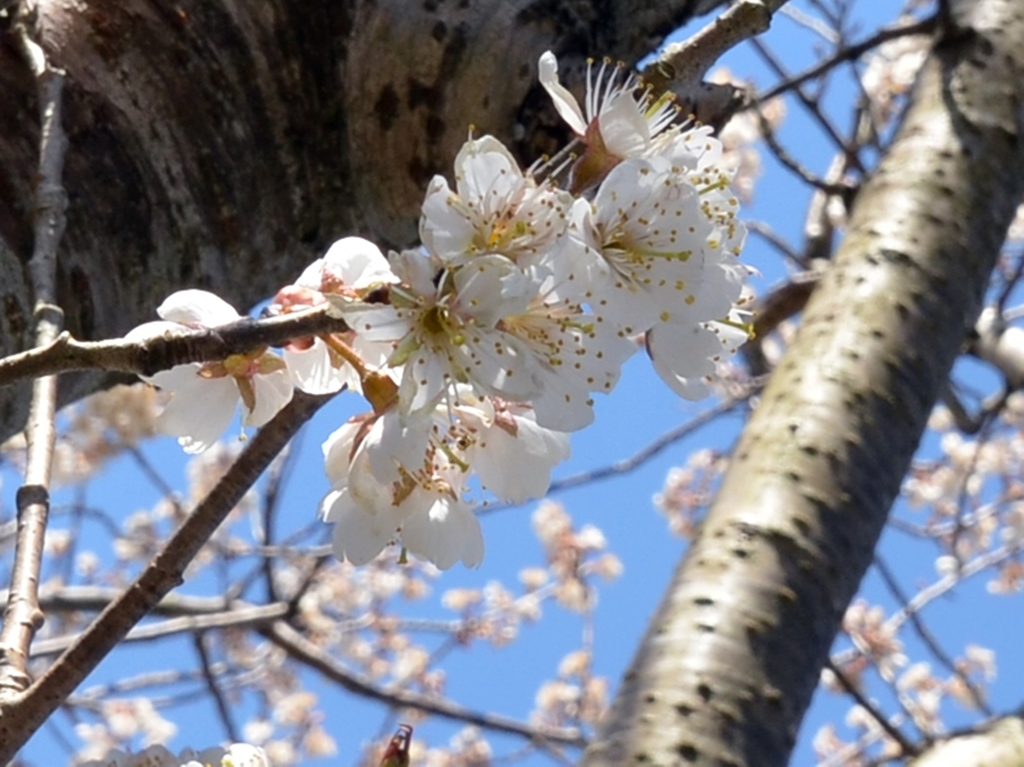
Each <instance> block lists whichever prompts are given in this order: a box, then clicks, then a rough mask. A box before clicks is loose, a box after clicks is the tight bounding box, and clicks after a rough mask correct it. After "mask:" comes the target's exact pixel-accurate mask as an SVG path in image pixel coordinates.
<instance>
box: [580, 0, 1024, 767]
mask: <svg viewBox="0 0 1024 767" xmlns="http://www.w3.org/2000/svg"><path fill="white" fill-rule="evenodd" d="M952 6H953V16H952V18H951V19H950V22H949V23H948V24H947V25H946V26H945V27H944V28H943V29H941V30H940V33H939V34H938V36H937V38H936V40H935V42H934V46H933V49H932V52H931V56H930V57H929V59H928V61H927V63H926V64H925V66H924V68H923V69H922V71H921V73H920V75H919V79H918V82H917V85H916V88H915V91H914V94H913V97H912V98H913V103H912V106H911V107H910V109H909V110H908V112H907V114H906V116H905V119H904V122H903V125H902V127H901V129H900V131H899V134H898V135H897V137H896V139H895V140H894V142H893V144H892V146H891V149H890V151H889V153H888V155H887V156H886V157H885V158H884V159H883V160H882V162H881V165H880V166H879V168H878V169H877V170H876V171H875V173H874V175H873V177H872V178H871V179H870V180H869V182H868V183H867V184H866V185H865V186H864V187H863V188H862V189H861V191H860V193H859V194H858V197H857V201H856V203H855V207H854V210H853V216H852V219H851V221H850V224H849V226H848V229H847V233H846V237H845V239H844V241H843V243H842V244H841V246H840V248H839V250H838V252H837V253H836V255H835V258H834V262H833V263H832V264H831V265H830V267H829V270H828V272H827V274H826V275H825V276H824V278H823V279H822V282H821V284H820V285H819V287H818V288H817V289H816V291H815V293H814V295H813V296H812V298H811V301H810V303H809V305H808V306H807V309H806V310H805V312H804V316H803V319H802V322H801V325H800V329H799V331H798V334H797V337H796V339H795V341H794V343H793V344H792V345H791V346H790V348H789V349H788V350H787V353H786V356H785V357H784V358H783V360H782V362H781V363H780V365H779V367H778V368H777V369H776V371H775V372H774V374H773V375H772V379H771V382H770V384H769V386H768V388H767V390H766V391H765V393H764V396H763V397H762V399H761V402H760V404H759V405H758V407H757V410H756V411H755V412H754V414H753V416H752V417H751V419H750V420H749V421H748V422H747V424H746V427H745V429H744V433H743V437H742V439H741V440H740V442H739V444H738V446H737V447H736V450H735V453H734V455H733V458H732V463H731V465H730V468H729V470H728V472H727V474H726V477H725V478H724V480H723V484H722V487H721V489H720V491H719V493H718V496H717V497H716V499H715V502H714V504H713V506H712V508H711V509H710V510H709V512H708V515H707V518H706V520H705V522H704V524H703V525H702V527H701V530H700V533H699V536H698V537H697V539H696V540H695V541H694V543H693V544H692V545H691V546H690V548H689V550H688V551H687V553H686V555H685V558H684V560H683V561H682V562H681V564H680V566H679V568H678V569H677V571H676V574H675V576H674V578H673V581H672V583H671V584H670V586H669V589H668V591H667V593H666V595H665V597H664V599H663V601H662V604H661V606H660V607H659V610H658V612H657V614H656V616H655V618H654V619H653V621H652V623H651V625H650V626H649V628H648V631H647V635H646V637H645V638H644V640H643V641H642V643H641V647H640V650H639V652H638V653H637V655H636V656H635V658H634V660H633V664H632V667H631V668H630V669H629V671H628V672H627V674H626V678H625V680H624V682H623V686H622V688H621V689H620V691H619V694H618V696H617V699H616V702H615V705H614V708H613V710H612V713H611V716H610V718H609V721H608V722H607V724H606V726H605V731H604V733H602V735H601V737H600V738H599V739H598V741H597V742H596V743H595V744H594V745H593V746H592V747H591V748H590V749H589V750H588V752H587V754H586V755H585V757H584V759H583V764H584V765H587V767H597V766H598V765H600V767H613V766H614V767H621V766H622V765H670V764H688V765H689V764H693V765H708V766H709V767H710V766H711V765H716V766H717V765H730V766H732V765H736V766H739V765H743V766H744V767H746V766H748V765H764V766H766V767H767V766H769V765H773V766H779V765H784V764H786V763H787V760H788V758H789V754H790V751H791V749H792V747H793V744H794V741H795V738H796V733H797V729H798V727H799V725H800V722H801V719H802V718H803V715H804V712H805V710H806V709H807V706H808V705H809V703H810V699H811V694H812V693H813V691H814V689H815V687H816V685H817V682H818V677H819V674H820V670H821V668H822V666H823V665H824V663H825V660H826V658H827V654H828V652H829V648H830V647H831V645H832V641H833V639H834V638H835V635H836V632H837V631H838V628H839V623H840V620H841V618H842V616H843V613H844V611H845V610H846V607H847V605H848V604H849V601H850V599H852V597H853V596H854V594H855V593H856V590H857V588H858V586H859V584H860V580H861V578H862V576H863V575H864V573H865V571H866V570H867V568H868V566H869V565H870V564H871V561H872V557H873V553H874V549H875V545H876V543H877V541H878V537H879V535H880V533H881V531H882V527H883V525H884V524H885V520H886V516H887V513H888V510H889V507H890V505H891V504H892V502H893V500H894V499H895V497H896V494H897V493H898V491H899V487H900V482H901V480H902V478H903V476H904V473H905V472H906V470H907V468H908V467H909V465H910V460H911V458H912V456H913V454H914V451H915V450H916V448H917V444H918V441H919V439H920V436H921V434H922V433H923V431H924V428H925V424H926V420H927V418H928V415H929V413H930V412H931V409H932V406H933V405H934V403H935V401H936V398H937V397H938V395H939V392H940V390H941V388H942V386H943V384H944V382H945V381H946V378H947V376H948V374H949V370H950V368H951V367H952V364H953V361H954V359H955V358H956V356H957V355H958V353H959V352H960V350H961V348H962V345H963V343H964V339H965V337H966V334H967V332H968V330H969V329H970V328H971V327H972V325H973V324H974V320H975V318H976V317H977V315H978V312H979V310H980V308H981V299H982V296H983V293H984V291H985V287H986V285H987V284H988V281H989V274H990V272H991V270H992V268H993V266H994V265H995V263H996V258H997V256H998V254H999V250H1000V248H1001V246H1002V243H1003V240H1004V238H1005V234H1006V231H1007V228H1008V226H1009V224H1010V221H1011V220H1012V219H1013V216H1014V213H1015V211H1016V209H1017V205H1018V204H1019V202H1020V199H1021V194H1022V192H1024V141H1022V134H1021V129H1022V126H1024V54H1022V51H1024V2H1022V1H1021V0H980V1H979V2H959V3H957V2H954V3H953V4H952ZM922 763H923V762H922ZM928 763H929V764H931V763H932V762H928ZM936 763H938V762H936ZM993 763H994V762H993ZM1015 763H1017V764H1019V762H1015Z"/></svg>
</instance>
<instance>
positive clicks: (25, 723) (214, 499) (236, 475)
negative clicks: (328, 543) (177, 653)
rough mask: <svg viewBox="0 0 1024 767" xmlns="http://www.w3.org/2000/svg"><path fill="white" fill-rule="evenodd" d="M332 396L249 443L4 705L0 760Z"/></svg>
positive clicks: (175, 575)
mask: <svg viewBox="0 0 1024 767" xmlns="http://www.w3.org/2000/svg"><path fill="white" fill-rule="evenodd" d="M326 401H327V398H325V397H323V396H313V395H304V394H303V395H298V396H296V397H295V398H294V399H293V400H292V401H291V403H289V404H288V405H287V406H286V407H285V408H283V409H282V410H281V412H280V413H278V415H277V416H276V417H275V418H274V419H273V420H272V421H271V422H270V423H268V424H267V425H266V426H265V427H264V428H263V429H261V430H260V431H259V432H258V433H257V434H256V435H255V436H254V437H253V438H252V440H251V441H250V443H249V444H248V446H247V447H246V449H245V450H244V451H243V453H242V455H241V456H239V458H238V460H237V461H235V463H234V464H232V466H231V468H230V469H229V470H228V472H227V473H226V474H225V475H224V477H223V478H222V479H221V480H220V482H218V483H217V485H216V487H215V488H214V489H213V490H212V491H211V492H210V494H209V495H208V496H207V497H206V498H205V499H204V501H203V502H202V503H201V504H199V506H197V507H196V509H195V510H194V511H193V512H192V513H191V514H190V515H189V517H188V518H187V519H186V520H185V521H184V522H183V523H182V525H181V526H180V527H179V528H178V530H177V531H176V532H175V534H174V535H173V536H172V538H171V539H170V540H169V541H168V542H167V544H166V545H165V546H164V547H163V549H162V550H161V552H160V554H158V555H157V557H156V558H155V559H154V560H153V561H152V562H151V563H150V564H149V565H148V566H147V567H146V568H145V569H144V570H143V571H142V573H140V574H139V576H138V578H136V580H135V582H134V583H133V584H132V586H130V587H129V588H127V589H126V590H125V591H124V592H123V593H122V594H121V595H120V597H119V598H118V599H117V600H115V601H114V602H113V603H111V604H110V605H109V606H108V607H107V608H106V609H105V610H104V611H103V612H102V613H101V614H100V616H99V617H98V618H97V619H96V620H95V621H94V622H93V623H92V625H90V627H89V628H88V629H87V630H86V631H85V633H84V634H83V635H82V636H81V637H80V638H79V640H78V641H77V642H76V643H75V644H74V645H73V646H71V647H70V648H69V649H68V650H67V651H66V652H65V653H64V654H63V655H61V657H60V658H58V659H57V661H56V662H55V663H54V664H53V665H52V666H50V668H49V669H47V671H46V672H45V673H44V674H43V676H42V677H40V678H39V679H38V680H36V681H35V682H34V683H33V684H32V685H31V686H30V687H29V688H28V689H27V690H26V691H25V692H24V693H22V694H20V695H18V696H14V697H11V698H9V699H8V700H6V701H4V702H3V703H2V704H0V733H2V734H3V736H4V737H3V739H2V742H0V761H5V760H10V759H12V758H13V757H14V756H15V755H16V753H17V751H18V749H20V748H21V746H22V745H23V744H24V742H25V741H26V740H27V739H28V737H29V736H30V735H31V734H32V733H33V732H35V730H36V729H37V728H38V727H39V726H40V725H41V724H42V723H43V722H44V721H45V720H46V718H47V717H49V715H50V714H52V713H53V711H54V710H56V708H57V707H58V706H59V705H60V704H61V702H62V701H63V700H64V699H65V698H66V697H67V696H68V695H70V694H71V693H72V692H73V691H74V689H75V688H76V687H77V686H78V685H79V684H80V683H81V682H82V680H84V679H85V677H86V676H88V674H89V673H90V672H91V671H92V670H93V669H94V668H95V667H96V665H97V664H98V663H99V662H100V661H101V660H102V659H103V658H104V657H106V655H107V654H108V653H109V652H110V651H111V650H112V649H113V648H114V647H115V646H116V645H117V644H118V642H120V641H121V640H122V639H123V638H124V637H125V636H126V635H127V634H128V632H129V631H130V630H131V629H132V627H133V626H135V624H136V623H138V622H139V620H140V619H141V618H142V617H143V616H145V615H146V614H147V613H148V612H149V611H150V610H151V609H152V608H153V607H154V606H155V605H157V604H158V603H159V602H160V600H161V599H162V598H163V597H164V596H165V595H166V594H167V593H168V592H169V591H170V590H171V589H173V588H174V587H175V586H178V585H180V584H181V583H182V581H183V574H184V572H185V568H186V567H187V566H188V564H189V562H191V561H192V557H193V556H195V554H196V552H197V551H198V550H199V549H200V548H201V547H202V546H203V544H205V543H206V541H207V540H208V539H209V538H210V536H211V535H212V534H213V532H214V531H215V530H216V529H217V527H219V526H220V524H221V522H223V520H224V518H225V517H226V516H227V514H228V512H230V511H231V509H232V508H234V506H235V504H236V503H237V502H238V501H239V499H241V497H242V496H243V495H244V494H245V493H246V492H247V491H248V489H249V488H250V487H251V486H252V485H253V483H254V482H255V481H256V479H257V478H258V477H259V475H260V474H261V473H262V472H263V470H264V469H265V468H266V467H267V466H268V465H269V463H270V462H271V461H272V460H273V459H274V457H275V456H276V455H277V454H278V453H279V452H280V451H281V449H282V448H283V447H284V446H285V445H286V444H287V443H288V441H289V440H290V439H291V438H292V436H294V434H295V433H296V432H297V431H298V430H299V429H300V428H301V426H302V425H303V424H304V423H305V422H306V421H307V420H308V419H309V418H310V417H311V416H312V415H313V414H314V413H315V412H316V411H317V410H318V409H319V408H320V406H321V405H323V404H324V402H326Z"/></svg>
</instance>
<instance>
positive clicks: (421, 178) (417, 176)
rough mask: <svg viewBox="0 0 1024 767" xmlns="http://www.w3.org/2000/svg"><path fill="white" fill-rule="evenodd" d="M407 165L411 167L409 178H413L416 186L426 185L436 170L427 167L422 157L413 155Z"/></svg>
mask: <svg viewBox="0 0 1024 767" xmlns="http://www.w3.org/2000/svg"><path fill="white" fill-rule="evenodd" d="M407 167H408V169H409V178H411V179H412V181H413V183H414V184H416V186H422V187H425V186H426V185H427V182H429V181H430V179H431V178H433V176H434V172H433V171H432V170H431V169H430V168H428V167H427V165H426V163H424V162H423V159H422V158H420V157H413V158H412V159H411V160H410V161H409V164H408V166H407Z"/></svg>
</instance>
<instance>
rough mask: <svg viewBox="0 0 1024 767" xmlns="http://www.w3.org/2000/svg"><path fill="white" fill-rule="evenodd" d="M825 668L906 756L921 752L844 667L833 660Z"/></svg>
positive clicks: (826, 663)
mask: <svg viewBox="0 0 1024 767" xmlns="http://www.w3.org/2000/svg"><path fill="white" fill-rule="evenodd" d="M825 668H827V669H828V670H829V671H831V672H832V673H833V674H834V675H835V678H836V681H837V682H839V686H840V687H842V688H843V689H844V690H845V691H846V693H847V694H848V695H849V696H850V697H852V698H853V699H854V700H855V701H857V705H859V706H860V707H861V708H863V709H864V710H865V711H866V712H867V713H868V715H869V716H870V717H871V718H872V719H874V720H875V721H876V722H878V726H879V727H881V728H882V729H883V730H885V733H886V735H888V736H889V737H890V738H892V739H893V740H894V741H896V743H897V744H899V747H900V750H901V751H902V752H903V755H904V756H914V755H916V754H918V753H920V749H919V748H918V747H917V746H915V745H914V744H913V743H911V742H910V741H909V740H908V739H907V737H906V735H904V734H903V733H902V732H900V730H899V728H897V727H895V726H894V725H893V724H892V722H890V721H889V720H888V719H887V718H886V717H885V714H883V713H882V712H881V711H879V710H878V707H877V706H876V705H875V704H874V703H872V702H871V701H870V700H868V699H867V698H866V697H865V696H864V693H862V692H861V691H860V689H859V688H858V687H857V685H856V684H854V683H853V682H851V681H850V680H849V679H848V678H847V676H846V674H844V673H843V671H842V669H840V668H839V667H838V666H836V665H835V664H833V663H832V661H831V660H828V661H826V662H825Z"/></svg>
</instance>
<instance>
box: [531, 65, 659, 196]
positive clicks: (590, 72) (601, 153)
mask: <svg viewBox="0 0 1024 767" xmlns="http://www.w3.org/2000/svg"><path fill="white" fill-rule="evenodd" d="M538 71H539V79H540V84H541V85H542V86H543V87H544V90H546V91H547V92H548V95H550V96H551V100H552V101H553V102H554V104H555V109H556V110H557V111H558V114H559V115H560V116H561V117H562V119H563V120H565V121H566V122H567V123H568V124H569V127H570V128H572V130H573V132H574V133H576V135H577V136H579V137H580V139H582V140H583V142H584V143H585V144H586V146H587V149H586V151H585V152H584V153H583V155H582V157H580V159H579V161H578V162H577V164H576V166H575V168H574V169H573V191H574V192H579V191H582V190H585V189H589V188H590V187H592V186H594V185H595V184H598V183H600V181H601V179H603V178H604V177H605V176H606V175H607V174H608V172H609V171H611V169H612V168H614V167H615V166H616V165H617V164H618V163H619V162H621V161H622V160H624V159H626V158H627V157H639V156H641V155H643V154H644V153H646V152H647V151H648V150H649V149H650V148H651V145H652V141H653V139H654V138H655V137H656V136H658V135H659V134H661V133H663V132H664V131H665V130H666V129H667V128H669V126H670V125H671V124H672V121H673V120H674V119H675V117H676V115H677V112H678V110H677V108H676V106H675V104H674V103H673V101H672V97H671V95H670V94H669V95H666V96H664V97H661V98H659V99H654V98H653V97H652V95H651V93H650V91H648V90H643V89H641V84H640V82H639V81H638V80H637V78H636V77H635V76H634V75H632V74H628V75H626V76H624V77H623V67H622V66H621V65H620V66H613V65H612V64H611V63H610V62H609V61H607V60H605V61H603V62H602V63H601V65H600V67H599V68H598V69H597V72H596V74H595V72H594V67H593V64H592V63H588V65H587V93H586V98H585V99H584V107H583V108H581V107H580V105H579V102H578V101H577V100H576V98H575V97H574V96H573V95H572V93H570V92H569V90H568V89H567V88H566V87H565V86H564V85H562V84H561V82H559V79H558V60H557V59H556V58H555V55H554V54H553V53H551V51H547V52H546V53H544V54H543V55H542V56H541V57H540V62H539V64H538ZM638 91H639V93H638Z"/></svg>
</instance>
